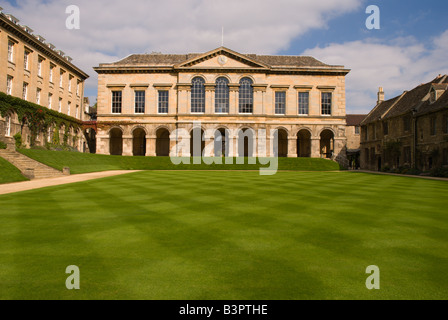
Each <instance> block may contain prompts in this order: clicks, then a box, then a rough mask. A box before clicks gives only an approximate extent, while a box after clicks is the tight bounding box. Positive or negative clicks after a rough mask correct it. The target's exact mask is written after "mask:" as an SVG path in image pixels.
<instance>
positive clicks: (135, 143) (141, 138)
mask: <svg viewBox="0 0 448 320" xmlns="http://www.w3.org/2000/svg"><path fill="white" fill-rule="evenodd" d="M132 154H133V155H134V156H144V155H145V154H146V132H145V130H143V129H142V128H137V129H135V130H134V132H133V133H132Z"/></svg>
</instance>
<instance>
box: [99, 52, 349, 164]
mask: <svg viewBox="0 0 448 320" xmlns="http://www.w3.org/2000/svg"><path fill="white" fill-rule="evenodd" d="M94 70H95V71H96V72H97V73H98V107H97V119H98V123H97V124H98V132H97V152H98V153H102V154H115V155H146V156H168V155H170V154H177V155H182V156H190V155H198V154H196V151H195V152H193V150H196V149H194V148H193V143H192V141H193V139H192V137H193V136H194V132H196V130H197V132H198V134H199V135H200V134H202V138H203V140H206V141H207V142H208V144H210V145H211V148H210V149H208V148H206V149H205V150H207V151H206V152H205V154H204V153H203V154H204V155H205V156H214V155H223V154H225V155H226V156H243V155H245V156H257V152H258V149H257V148H255V147H254V146H255V145H256V144H257V139H258V140H259V141H261V139H262V137H261V136H260V135H259V132H260V131H259V130H260V129H265V130H266V131H267V135H266V139H267V149H268V152H267V154H268V155H270V154H272V153H274V154H277V155H278V156H284V157H286V156H287V157H297V156H299V157H325V158H333V159H345V145H346V137H345V124H346V121H345V116H346V114H345V76H346V75H347V73H348V72H349V70H348V69H345V68H344V67H343V66H333V65H327V64H324V63H322V62H320V61H318V60H316V59H314V58H312V57H305V56H273V55H256V54H240V53H238V52H235V51H232V50H230V49H228V48H225V47H220V48H217V49H215V50H212V51H209V52H206V53H201V54H160V53H152V54H133V55H130V56H128V57H126V58H124V59H122V60H120V61H117V62H114V63H103V64H100V65H99V66H98V67H96V68H94ZM195 123H197V125H195ZM194 126H196V128H193V127H194ZM176 129H178V130H176ZM179 129H184V130H183V131H182V132H183V133H181V134H180V135H181V136H179V134H177V133H178V132H179ZM273 136H276V137H277V138H278V146H276V148H274V147H273V146H272V145H270V142H271V141H272V138H273ZM180 140H182V143H184V146H185V145H186V146H187V148H186V149H185V148H184V149H183V151H182V152H181V153H176V148H174V146H175V145H177V143H178V142H180ZM252 141H253V142H254V143H253V144H252V143H251V142H252ZM188 146H190V147H189V148H188ZM204 146H205V141H204V142H203V143H202V145H201V148H202V150H204Z"/></svg>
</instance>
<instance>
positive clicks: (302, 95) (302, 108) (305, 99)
mask: <svg viewBox="0 0 448 320" xmlns="http://www.w3.org/2000/svg"><path fill="white" fill-rule="evenodd" d="M309 104H310V93H309V92H299V115H308V113H309Z"/></svg>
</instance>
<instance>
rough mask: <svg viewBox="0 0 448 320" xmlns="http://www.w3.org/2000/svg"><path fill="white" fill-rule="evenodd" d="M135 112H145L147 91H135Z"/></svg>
mask: <svg viewBox="0 0 448 320" xmlns="http://www.w3.org/2000/svg"><path fill="white" fill-rule="evenodd" d="M134 112H135V113H145V91H142V90H139V91H135V110H134Z"/></svg>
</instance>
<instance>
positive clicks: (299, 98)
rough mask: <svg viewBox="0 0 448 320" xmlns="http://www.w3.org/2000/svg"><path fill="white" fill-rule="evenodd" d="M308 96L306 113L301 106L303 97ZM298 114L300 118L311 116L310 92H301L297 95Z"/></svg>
mask: <svg viewBox="0 0 448 320" xmlns="http://www.w3.org/2000/svg"><path fill="white" fill-rule="evenodd" d="M304 94H305V95H306V113H303V112H301V110H303V108H302V106H301V97H300V96H301V95H304ZM297 108H298V109H297V112H298V115H299V116H308V115H309V114H310V92H309V91H299V92H298V93H297Z"/></svg>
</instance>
